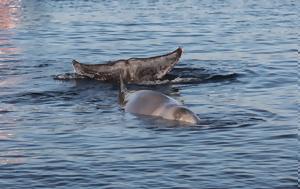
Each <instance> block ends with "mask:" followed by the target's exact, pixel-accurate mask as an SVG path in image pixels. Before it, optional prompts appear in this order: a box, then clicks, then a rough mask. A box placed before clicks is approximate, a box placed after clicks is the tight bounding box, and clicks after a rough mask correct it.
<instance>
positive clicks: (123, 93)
mask: <svg viewBox="0 0 300 189" xmlns="http://www.w3.org/2000/svg"><path fill="white" fill-rule="evenodd" d="M127 93H128V90H127V87H126V85H125V83H124V80H123V77H122V74H120V86H119V104H120V105H121V107H123V106H124V105H125V104H126V94H127Z"/></svg>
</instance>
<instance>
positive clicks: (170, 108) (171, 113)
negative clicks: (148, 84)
mask: <svg viewBox="0 0 300 189" xmlns="http://www.w3.org/2000/svg"><path fill="white" fill-rule="evenodd" d="M121 104H123V106H124V109H125V111H126V112H130V113H135V114H142V115H151V116H158V117H161V118H164V119H168V120H174V121H179V122H186V123H191V124H197V123H199V118H198V116H197V115H196V114H195V113H193V112H192V111H191V110H189V109H188V108H187V107H185V106H183V105H182V104H180V103H179V102H177V101H176V100H175V99H172V98H170V97H168V96H166V95H164V94H162V93H160V92H157V91H152V90H140V91H136V92H134V93H132V94H129V93H127V94H125V98H124V102H123V103H121Z"/></svg>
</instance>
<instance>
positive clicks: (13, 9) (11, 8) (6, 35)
mask: <svg viewBox="0 0 300 189" xmlns="http://www.w3.org/2000/svg"><path fill="white" fill-rule="evenodd" d="M20 17H21V1H20V0H0V88H2V87H6V86H9V85H16V84H17V83H20V81H21V79H18V78H17V77H10V78H6V77H5V75H7V74H9V72H10V70H11V69H12V68H14V67H15V63H16V62H18V59H17V55H18V54H20V52H21V50H20V48H19V47H17V46H16V45H15V44H14V43H13V41H12V40H11V39H12V38H13V36H14V35H15V33H14V32H13V29H15V28H16V27H17V24H18V23H19V21H20ZM2 92H3V91H2Z"/></svg>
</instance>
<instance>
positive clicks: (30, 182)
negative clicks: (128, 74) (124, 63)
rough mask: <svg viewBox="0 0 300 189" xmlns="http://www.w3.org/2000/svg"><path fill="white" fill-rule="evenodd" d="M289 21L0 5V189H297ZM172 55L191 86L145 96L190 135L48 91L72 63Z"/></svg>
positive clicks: (159, 9) (144, 7)
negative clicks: (191, 118)
mask: <svg viewBox="0 0 300 189" xmlns="http://www.w3.org/2000/svg"><path fill="white" fill-rule="evenodd" d="M299 9H300V8H299V1H296V0H294V1H289V0H287V1H279V0H278V1H275V0H274V1H271V0H267V1H242V0H236V1H204V0H203V1H197V0H188V1H179V0H178V1H169V0H167V1H162V0H161V1H160V0H158V1H151V0H149V1H146V0H145V1H133V0H132V1H131V0H130V1H123V0H120V1H101V2H100V1H99V2H97V1H92V0H88V1H83V0H82V1H80V0H78V1H71V0H65V1H58V0H57V1H54V0H52V1H35V0H24V1H21V0H19V1H13V0H4V1H0V188H1V189H8V188H249V189H253V188H260V189H261V188H272V189H274V188H282V189H288V188H298V187H299V185H298V177H297V175H298V174H297V171H298V169H299V163H298V158H297V155H298V152H299V145H298V140H297V139H298V135H297V131H298V128H299V127H298V119H297V116H299V113H298V106H299V104H298V87H297V78H298V76H297V75H298V73H297V72H298V68H297V64H298V58H299V54H298V52H297V51H298V45H299V12H300V10H299ZM297 14H298V15H297ZM178 46H181V47H183V48H184V50H185V53H184V55H183V57H182V59H181V62H180V63H179V65H178V66H177V71H178V72H176V74H177V75H178V74H179V75H180V74H181V76H186V75H189V74H192V75H193V74H194V75H196V76H199V77H202V78H205V79H204V81H203V80H202V81H203V82H194V83H193V82H192V83H166V84H163V85H157V86H150V88H151V89H154V90H159V91H162V92H164V93H166V94H168V95H170V96H172V97H174V98H176V99H177V100H179V101H183V102H184V103H185V104H186V105H187V106H188V107H190V108H191V109H192V110H193V111H194V112H196V113H197V114H198V115H199V117H200V118H201V119H202V122H201V124H200V125H198V126H196V127H186V126H184V125H178V124H177V123H173V122H168V121H164V120H161V119H156V118H152V117H142V116H141V117H138V116H134V115H131V114H129V113H124V112H123V111H122V110H120V108H119V107H118V104H117V94H118V90H117V89H118V87H117V86H115V85H111V84H107V83H106V84H105V83H100V82H98V81H92V80H85V79H71V80H66V81H60V80H55V76H56V75H59V74H64V73H70V72H72V66H71V61H72V59H77V60H79V61H82V62H86V63H99V62H102V61H107V60H112V59H113V60H116V59H119V58H129V57H147V56H153V55H159V54H164V53H166V52H169V51H172V50H174V49H176V48H177V47H178ZM193 70H198V71H199V72H193ZM232 74H233V75H232ZM224 76H225V77H224ZM226 76H227V77H226ZM228 76H234V77H228ZM131 87H140V86H131ZM144 87H145V86H144ZM148 87H149V86H148Z"/></svg>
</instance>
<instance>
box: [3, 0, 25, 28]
mask: <svg viewBox="0 0 300 189" xmlns="http://www.w3.org/2000/svg"><path fill="white" fill-rule="evenodd" d="M20 12H21V1H20V0H0V29H12V28H15V27H16V26H17V23H18V21H19V18H20Z"/></svg>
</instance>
